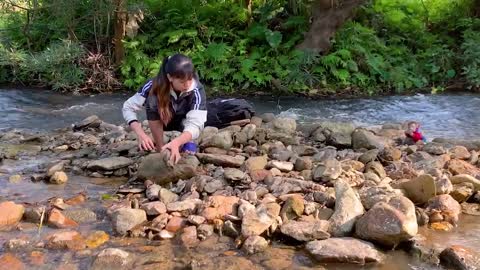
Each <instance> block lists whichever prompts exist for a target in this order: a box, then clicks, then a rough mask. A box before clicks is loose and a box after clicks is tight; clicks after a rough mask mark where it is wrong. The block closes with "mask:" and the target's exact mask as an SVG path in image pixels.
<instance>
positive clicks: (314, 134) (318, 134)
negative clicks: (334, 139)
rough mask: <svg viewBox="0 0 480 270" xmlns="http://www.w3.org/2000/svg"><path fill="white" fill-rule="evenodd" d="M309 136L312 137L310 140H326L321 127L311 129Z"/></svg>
mask: <svg viewBox="0 0 480 270" xmlns="http://www.w3.org/2000/svg"><path fill="white" fill-rule="evenodd" d="M310 138H312V140H314V141H315V142H321V143H323V142H325V141H327V136H326V135H325V132H324V130H323V128H321V127H320V128H317V129H316V130H315V131H313V132H312V134H311V135H310Z"/></svg>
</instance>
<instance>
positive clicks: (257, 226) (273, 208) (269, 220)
mask: <svg viewBox="0 0 480 270" xmlns="http://www.w3.org/2000/svg"><path fill="white" fill-rule="evenodd" d="M279 214H280V205H278V204H277V203H268V204H260V205H259V206H257V208H255V210H253V209H252V210H250V211H248V212H247V213H245V215H244V217H243V219H242V235H243V236H246V237H248V236H255V235H261V234H262V233H264V232H265V231H266V230H267V229H268V228H269V227H270V226H272V225H273V224H274V223H275V222H277V217H278V215H279Z"/></svg>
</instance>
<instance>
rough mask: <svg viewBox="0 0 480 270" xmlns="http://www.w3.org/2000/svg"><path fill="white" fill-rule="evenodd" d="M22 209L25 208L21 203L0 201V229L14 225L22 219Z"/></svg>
mask: <svg viewBox="0 0 480 270" xmlns="http://www.w3.org/2000/svg"><path fill="white" fill-rule="evenodd" d="M24 211H25V208H24V207H23V205H21V204H15V203H14V202H10V201H7V202H2V203H0V213H1V214H0V230H5V229H9V228H10V227H11V226H13V225H16V224H17V223H18V222H19V221H20V220H21V219H22V216H23V213H24Z"/></svg>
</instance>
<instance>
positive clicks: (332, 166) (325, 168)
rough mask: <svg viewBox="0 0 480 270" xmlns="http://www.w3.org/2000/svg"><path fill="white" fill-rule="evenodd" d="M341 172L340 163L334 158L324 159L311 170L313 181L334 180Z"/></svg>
mask: <svg viewBox="0 0 480 270" xmlns="http://www.w3.org/2000/svg"><path fill="white" fill-rule="evenodd" d="M341 174H342V164H341V163H340V161H338V160H336V159H329V160H326V161H325V162H324V163H323V164H320V165H318V166H317V167H316V168H315V170H314V171H313V180H314V181H322V180H323V181H331V180H336V179H337V178H338V177H339V176H340V175H341Z"/></svg>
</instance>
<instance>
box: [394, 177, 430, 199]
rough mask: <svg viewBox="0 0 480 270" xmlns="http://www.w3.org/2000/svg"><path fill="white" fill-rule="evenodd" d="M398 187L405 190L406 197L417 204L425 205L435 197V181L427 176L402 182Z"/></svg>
mask: <svg viewBox="0 0 480 270" xmlns="http://www.w3.org/2000/svg"><path fill="white" fill-rule="evenodd" d="M400 187H401V188H402V189H404V190H405V192H406V196H407V197H408V198H409V199H410V200H412V201H413V202H414V203H417V204H422V203H426V202H427V201H428V200H429V199H430V198H432V197H433V196H435V195H436V190H437V187H436V184H435V179H434V178H433V177H432V176H431V175H429V174H424V175H421V176H419V177H417V178H415V179H412V180H410V181H407V182H404V183H402V184H401V185H400Z"/></svg>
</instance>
